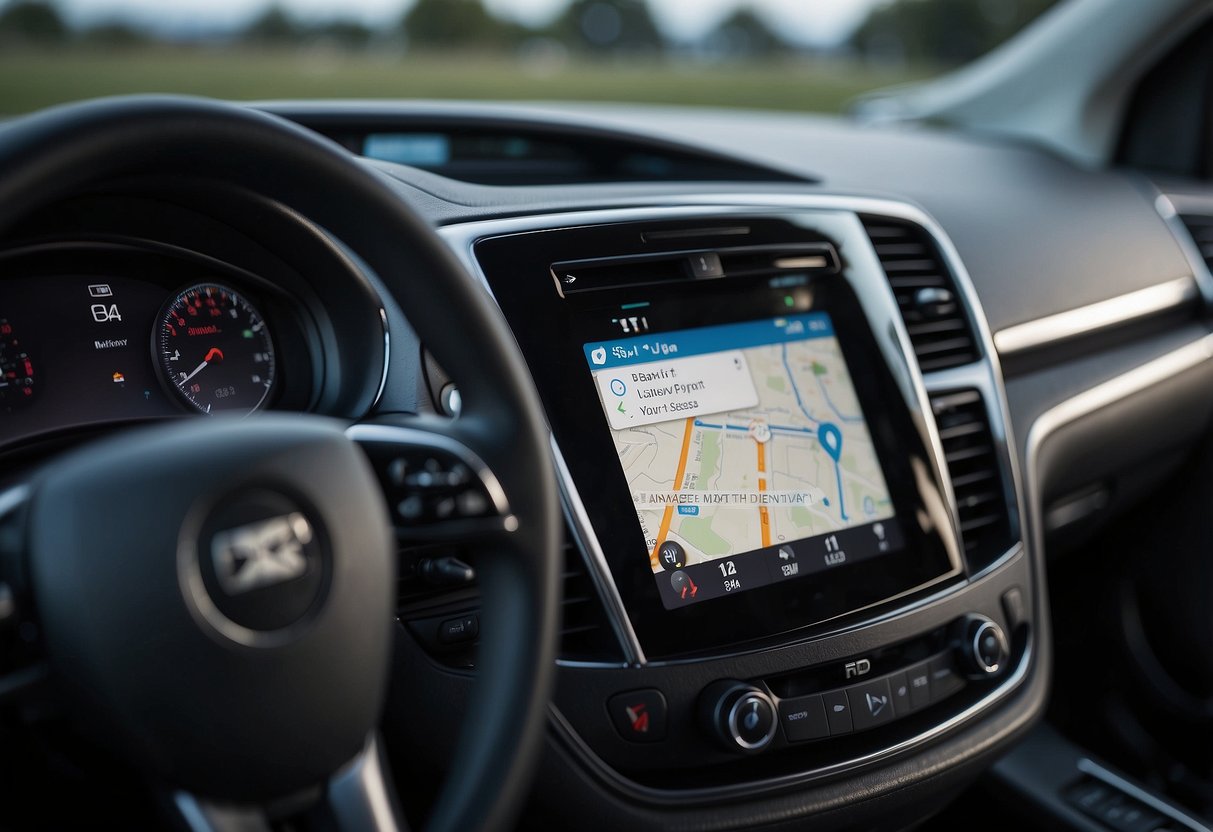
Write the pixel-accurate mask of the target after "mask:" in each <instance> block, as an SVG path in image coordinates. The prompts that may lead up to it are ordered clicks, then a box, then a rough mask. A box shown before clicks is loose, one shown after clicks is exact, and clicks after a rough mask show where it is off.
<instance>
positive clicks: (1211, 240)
mask: <svg viewBox="0 0 1213 832" xmlns="http://www.w3.org/2000/svg"><path fill="white" fill-rule="evenodd" d="M1179 218H1180V219H1181V220H1183V224H1184V227H1186V228H1187V229H1188V233H1189V234H1191V235H1192V242H1193V243H1195V244H1196V250H1197V251H1199V252H1200V256H1201V259H1203V260H1204V261H1205V265H1206V266H1208V268H1209V271H1210V272H1213V214H1211V215H1205V214H1181V215H1180V217H1179Z"/></svg>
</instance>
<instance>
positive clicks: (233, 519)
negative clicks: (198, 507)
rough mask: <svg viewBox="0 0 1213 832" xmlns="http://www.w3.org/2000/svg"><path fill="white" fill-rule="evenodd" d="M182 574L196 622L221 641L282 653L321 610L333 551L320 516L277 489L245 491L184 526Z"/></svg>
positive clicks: (294, 497) (180, 541)
mask: <svg viewBox="0 0 1213 832" xmlns="http://www.w3.org/2000/svg"><path fill="white" fill-rule="evenodd" d="M178 545H179V547H180V548H179V551H178V571H179V574H180V578H181V589H182V593H183V594H184V595H185V600H186V605H187V606H188V607H189V608H190V611H191V612H192V613H193V615H194V619H195V620H196V621H197V622H198V623H199V624H200V625H201V626H202V628H203V629H204V630H206V631H208V632H210V633H211V635H213V636H220V637H221V639H220V640H221V641H229V642H230V641H234V642H236V643H238V644H243V645H246V646H249V647H277V646H281V645H283V644H287V643H289V642H292V641H294V640H295V639H296V638H298V636H299V635H300V634H301V633H302V631H303V630H304V629H305V628H306V627H307V625H308V624H309V623H310V622H311V621H312V620H313V619H315V617H316V614H317V613H319V611H320V610H321V608H322V607H323V606H324V601H325V597H326V595H327V594H328V590H329V583H330V579H331V574H332V551H331V547H330V545H329V542H328V535H327V533H326V531H325V527H324V526H323V524H322V523H321V522H320V514H319V512H318V511H316V510H315V509H313V508H312V507H311V506H310V505H307V504H306V503H305V501H304V500H303V499H302V498H301V497H298V496H294V495H288V492H287V491H285V490H280V489H278V488H276V487H246V488H241V489H238V490H237V491H235V492H232V493H230V494H228V495H227V496H226V497H224V498H223V499H221V500H220V501H218V502H217V503H214V504H212V505H211V506H210V507H209V508H206V509H205V510H202V511H200V512H198V514H196V515H195V516H194V517H193V518H191V519H190V520H187V522H186V524H185V526H184V527H183V528H182V530H181V537H180V539H179V544H178Z"/></svg>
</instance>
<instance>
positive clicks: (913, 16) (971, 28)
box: [0, 0, 1056, 65]
mask: <svg viewBox="0 0 1213 832" xmlns="http://www.w3.org/2000/svg"><path fill="white" fill-rule="evenodd" d="M2 2H3V0H0V3H2ZM1055 2H1056V0H886V2H884V3H883V4H881V5H877V6H875V7H874V8H873V10H872V11H871V12H870V13H869V15H868V17H867V19H866V20H865V21H864V22H863V23H862V24H861V25H860V26H859V27H858V28H857V29H856V30H855V31H854V32H853V33H852V34H851V36H850V37H849V38H848V40H847V41H846V42H845V43H844V44H842V45H841V48H842V49H844V50H848V51H850V52H852V53H854V54H857V55H859V56H860V57H865V58H869V59H871V60H874V61H879V62H884V63H930V64H943V65H955V64H960V63H964V62H966V61H969V60H972V59H973V58H975V57H977V56H979V55H981V54H983V53H984V52H986V51H988V50H989V49H991V48H993V47H994V46H997V45H998V44H999V43H1001V42H1002V41H1003V40H1005V39H1007V38H1008V37H1010V36H1011V35H1013V34H1014V33H1015V32H1017V31H1018V30H1019V29H1021V28H1022V27H1023V26H1024V25H1026V24H1027V23H1028V22H1030V21H1031V20H1032V19H1034V18H1035V17H1037V16H1038V15H1040V14H1041V13H1042V12H1044V11H1045V10H1046V9H1047V8H1048V7H1050V6H1051V5H1053V4H1054V3H1055ZM162 37H163V36H158V35H157V34H156V33H154V32H153V31H152V30H150V29H148V28H147V27H146V26H145V25H142V24H141V23H140V22H139V21H137V20H111V21H108V22H105V23H101V24H96V25H92V26H88V27H84V28H81V29H74V28H73V27H71V26H70V25H69V24H68V22H67V20H66V18H65V17H64V15H63V14H62V13H61V12H60V10H59V9H58V7H57V6H56V5H55V2H54V0H8V2H7V3H3V5H0V46H2V45H6V44H19V45H32V46H39V47H54V46H62V45H65V44H76V43H83V44H93V45H100V46H108V47H131V46H140V45H148V44H152V43H154V42H156V41H157V40H160V39H161V38H162ZM197 39H199V40H223V41H226V42H231V43H236V44H250V45H254V46H258V47H281V48H288V47H294V46H301V45H309V44H315V43H326V44H331V45H334V46H336V47H339V48H342V49H347V50H363V49H368V48H371V47H373V46H375V45H384V44H387V45H393V46H398V47H399V46H403V47H404V48H407V49H409V50H416V51H420V52H425V51H443V52H450V51H457V50H464V51H476V52H498V53H511V52H517V51H519V50H521V49H524V48H526V47H527V46H528V45H529V44H534V43H543V42H547V43H549V44H558V45H559V48H561V49H565V50H568V51H571V52H575V53H579V54H588V55H600V56H603V55H625V56H628V55H639V56H660V55H667V54H671V53H682V54H686V53H692V54H694V53H699V54H702V55H706V56H710V57H715V58H726V59H727V58H740V59H747V60H753V59H759V58H772V57H781V56H786V55H788V54H792V53H795V52H801V51H807V47H806V46H804V45H803V44H797V43H794V42H792V41H791V40H789V39H788V38H787V37H786V36H785V35H784V33H783V32H782V31H781V30H780V29H779V27H778V25H777V24H775V23H773V22H772V21H769V20H768V19H767V18H766V17H764V16H763V15H762V14H761V13H760V12H758V11H757V10H755V9H754V8H752V7H750V6H748V5H742V6H740V7H739V8H738V9H736V10H735V11H734V12H733V13H732V14H731V15H729V16H727V17H726V18H725V19H724V20H722V21H721V22H720V23H719V24H718V25H717V26H716V27H714V28H713V29H712V30H711V31H710V32H709V33H708V34H706V35H705V36H703V37H702V38H700V39H698V40H697V41H695V42H693V43H688V42H685V41H680V40H677V39H674V38H671V37H670V36H669V35H667V34H666V33H664V32H662V30H661V29H660V27H659V26H658V25H657V22H656V21H655V20H654V18H653V15H652V13H651V10H650V8H649V4H648V2H647V0H570V2H569V3H568V4H567V5H566V6H565V7H564V9H563V10H562V11H561V12H560V13H559V14H558V15H557V16H556V17H555V18H554V19H553V20H552V21H551V22H549V23H547V24H546V25H543V26H537V27H531V26H526V25H523V24H521V23H518V22H516V21H512V20H505V19H502V18H500V17H498V16H496V15H494V14H493V13H492V12H491V11H490V10H489V9H488V8H486V7H485V6H484V4H483V0H416V2H415V3H413V4H412V5H411V6H409V7H408V8H407V9H406V10H405V11H403V13H402V14H401V17H400V19H399V21H398V22H397V23H395V24H394V25H387V26H383V27H375V28H371V27H368V26H366V25H365V24H363V23H361V22H359V21H356V20H352V19H335V20H328V21H322V22H316V21H309V20H303V19H300V18H298V17H296V16H293V15H292V14H290V13H289V11H287V10H286V9H285V8H284V7H282V6H279V5H271V6H269V7H268V8H266V9H265V10H264V11H263V12H262V13H261V14H260V15H258V16H256V17H255V18H254V19H252V20H251V21H250V22H249V23H248V24H247V25H245V26H244V27H242V28H240V29H239V30H237V31H232V32H224V33H211V35H210V36H209V37H206V38H202V37H199V38H197Z"/></svg>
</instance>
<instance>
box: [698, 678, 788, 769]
mask: <svg viewBox="0 0 1213 832" xmlns="http://www.w3.org/2000/svg"><path fill="white" fill-rule="evenodd" d="M700 715H701V718H702V719H703V721H704V724H705V726H706V727H707V729H708V731H709V732H710V733H711V734H713V735H714V736H715V737H716V739H717V740H718V741H719V742H721V743H722V744H723V745H724V746H725V748H727V749H729V750H730V751H737V752H740V753H742V754H754V753H757V752H759V751H762V750H764V749H765V748H766V747H767V746H769V745H770V744H771V740H773V739H774V738H775V730H776V728H777V727H778V725H779V718H778V716H777V713H776V710H775V703H774V702H773V701H772V700H771V697H770V696H768V695H767V694H766V692H765V691H763V690H762V689H761V688H756V687H754V686H753V685H750V684H747V683H745V682H738V681H734V680H728V679H725V680H722V681H719V682H714V683H712V684H711V685H709V686H708V687H707V688H706V689H705V690H704V692H703V694H702V695H701V696H700Z"/></svg>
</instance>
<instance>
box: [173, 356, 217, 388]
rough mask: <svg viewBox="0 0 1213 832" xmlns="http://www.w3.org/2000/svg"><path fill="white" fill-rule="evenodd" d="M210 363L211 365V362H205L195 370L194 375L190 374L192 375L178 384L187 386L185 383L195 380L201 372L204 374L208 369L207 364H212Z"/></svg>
mask: <svg viewBox="0 0 1213 832" xmlns="http://www.w3.org/2000/svg"><path fill="white" fill-rule="evenodd" d="M210 363H211V362H209V361H203V362H202V363H201V364H199V365H198V366H197V367H195V368H194V371H193V372H192V373H190V374H189V375H188V376H186V377H185V378H183V379H181V381H180V382H178V383H179V384H185V383H186V382H187V381H189V380H190V379H191V378H193V377H194V376H196V375H198V374H199V373H200V372H202V371H203V370H205V369H206V365H207V364H210Z"/></svg>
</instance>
